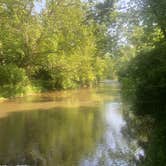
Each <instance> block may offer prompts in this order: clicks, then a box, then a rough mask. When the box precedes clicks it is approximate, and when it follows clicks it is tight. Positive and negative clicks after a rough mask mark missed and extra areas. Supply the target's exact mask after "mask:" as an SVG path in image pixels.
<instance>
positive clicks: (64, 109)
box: [0, 82, 138, 166]
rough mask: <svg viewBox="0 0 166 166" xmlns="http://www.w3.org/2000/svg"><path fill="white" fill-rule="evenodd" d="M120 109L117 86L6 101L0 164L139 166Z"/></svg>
mask: <svg viewBox="0 0 166 166" xmlns="http://www.w3.org/2000/svg"><path fill="white" fill-rule="evenodd" d="M122 105H123V103H122V102H121V97H120V88H119V85H118V84H117V83H115V82H107V83H101V84H100V85H99V86H98V87H97V88H93V89H92V88H91V89H88V88H84V89H78V90H68V91H58V92H49V93H42V94H36V95H33V96H26V97H21V98H15V99H12V100H9V101H5V102H2V103H0V165H2V164H4V165H5V164H6V165H11V166H13V165H21V164H22V165H32V166H135V165H136V162H135V158H136V157H137V156H136V153H138V147H137V145H136V140H133V141H131V139H130V140H129V139H128V137H126V136H125V135H124V134H123V129H124V128H125V126H126V121H125V120H124V117H123V110H122Z"/></svg>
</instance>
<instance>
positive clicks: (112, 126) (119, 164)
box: [81, 103, 134, 166]
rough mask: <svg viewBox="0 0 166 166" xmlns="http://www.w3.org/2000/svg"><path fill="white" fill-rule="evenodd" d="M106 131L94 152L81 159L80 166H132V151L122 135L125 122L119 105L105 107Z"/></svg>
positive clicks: (110, 104) (112, 104)
mask: <svg viewBox="0 0 166 166" xmlns="http://www.w3.org/2000/svg"><path fill="white" fill-rule="evenodd" d="M104 116H105V124H106V131H105V133H104V135H103V138H102V142H101V143H100V144H99V145H98V146H97V149H96V152H95V153H94V154H93V155H92V156H89V157H87V159H83V160H82V163H81V166H100V165H103V166H131V165H134V160H133V149H131V147H130V145H129V143H128V141H127V139H126V138H125V137H124V135H123V134H122V128H123V127H124V126H125V124H126V123H125V121H124V120H123V117H122V112H121V104H120V103H109V104H106V106H105V114H104Z"/></svg>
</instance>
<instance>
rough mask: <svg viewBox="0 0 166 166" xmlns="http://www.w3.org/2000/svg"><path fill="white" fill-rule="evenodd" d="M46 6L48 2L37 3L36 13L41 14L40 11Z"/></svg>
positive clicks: (43, 0)
mask: <svg viewBox="0 0 166 166" xmlns="http://www.w3.org/2000/svg"><path fill="white" fill-rule="evenodd" d="M45 5H46V1H45V0H42V2H35V10H36V12H38V13H40V11H41V10H42V9H43V8H44V6H45Z"/></svg>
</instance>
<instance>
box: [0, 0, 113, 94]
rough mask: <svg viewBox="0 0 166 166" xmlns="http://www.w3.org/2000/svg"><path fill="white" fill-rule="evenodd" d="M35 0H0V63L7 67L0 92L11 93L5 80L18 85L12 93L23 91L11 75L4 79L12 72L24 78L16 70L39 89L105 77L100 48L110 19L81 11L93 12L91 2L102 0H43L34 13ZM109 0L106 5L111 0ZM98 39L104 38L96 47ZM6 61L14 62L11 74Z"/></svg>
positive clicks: (90, 82)
mask: <svg viewBox="0 0 166 166" xmlns="http://www.w3.org/2000/svg"><path fill="white" fill-rule="evenodd" d="M110 2H111V1H110ZM36 3H39V4H40V2H37V1H35V0H26V1H22V0H15V1H11V0H5V1H4V0H0V65H1V66H3V67H4V70H5V69H8V68H10V69H9V70H11V71H10V72H8V73H7V75H4V73H3V72H0V77H1V82H3V84H2V83H1V84H0V87H1V93H0V95H1V96H5V97H6V96H11V93H10V92H8V91H10V89H8V88H4V85H5V84H6V86H8V85H9V84H10V85H12V86H15V87H14V89H19V90H14V91H13V92H12V93H13V95H14V94H17V93H16V92H19V93H22V92H23V90H21V89H20V88H19V87H18V83H16V82H14V81H13V80H8V81H7V82H5V81H6V79H5V78H6V77H9V78H11V77H13V73H14V74H17V75H20V78H19V79H18V82H24V80H25V79H24V77H23V76H22V75H23V74H22V71H24V75H25V77H27V79H28V80H29V84H31V85H33V86H38V87H40V89H42V90H48V89H49V90H52V89H67V88H76V87H80V86H92V85H94V84H96V83H97V82H98V81H99V80H101V79H103V78H105V77H106V75H107V74H108V73H109V72H110V71H109V70H108V63H107V62H108V61H109V59H110V58H109V57H105V54H106V52H107V51H103V50H104V49H105V50H106V45H107V47H108V42H107V40H106V39H107V38H108V36H106V35H104V34H105V33H106V32H107V28H108V26H105V25H106V23H107V25H108V23H109V25H110V24H111V19H110V20H109V19H107V20H103V19H102V16H103V15H102V14H100V17H99V18H94V17H93V16H91V17H89V16H88V15H87V13H89V14H90V15H93V14H94V12H96V13H97V12H98V11H97V10H92V8H94V7H95V8H96V9H97V6H101V8H100V10H104V8H103V9H102V3H100V4H98V3H94V4H91V5H89V3H88V2H87V3H85V2H81V1H79V0H72V1H70V0H61V1H58V0H53V1H52V0H47V1H46V4H45V5H44V7H43V8H42V9H41V10H40V11H38V12H37V9H36V8H37V6H36V5H35V4H36ZM103 4H105V2H103ZM111 4H112V5H111V6H110V9H111V7H113V1H112V3H111ZM110 11H112V12H113V10H110ZM92 13H93V14H92ZM109 13H111V12H109ZM108 18H112V16H111V15H110V16H108ZM99 20H102V25H100V22H99ZM103 27H105V28H103ZM101 41H105V43H104V44H102V47H101V48H100V47H99V45H100V44H99V43H101ZM110 48H111V46H110ZM10 66H15V68H16V69H17V71H16V73H15V70H13V69H12V68H11V67H10ZM21 78H22V80H21ZM10 81H11V82H10ZM27 84H28V83H27ZM19 85H21V84H20V83H19ZM4 94H5V95H4ZM7 94H8V95H7ZM13 95H12V96H13Z"/></svg>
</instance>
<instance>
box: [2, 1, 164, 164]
mask: <svg viewBox="0 0 166 166" xmlns="http://www.w3.org/2000/svg"><path fill="white" fill-rule="evenodd" d="M106 79H111V80H119V82H120V84H121V89H122V98H123V100H124V101H125V102H128V101H130V110H131V112H132V113H133V114H134V115H135V116H137V117H139V118H140V121H139V122H137V121H135V120H134V119H133V121H132V122H131V123H132V124H133V125H136V126H137V127H138V131H136V133H135V134H136V135H140V131H139V129H140V128H141V127H142V126H143V124H144V123H145V122H144V119H145V118H147V119H148V120H147V121H148V122H147V123H150V128H149V129H147V130H148V131H145V132H147V133H148V135H147V139H148V142H150V143H149V145H150V146H148V145H147V144H146V142H147V141H146V140H144V139H141V140H140V142H141V143H142V144H143V145H144V146H145V151H146V152H147V156H146V158H145V159H144V160H143V162H141V164H140V165H144V166H164V165H165V163H166V157H165V156H166V148H165V147H166V142H165V140H166V118H165V117H166V102H165V99H166V1H165V0H158V1H156V0H127V1H125V0H101V1H98V0H86V1H85V0H82V1H81V0H44V1H43V0H0V98H13V97H16V96H23V95H26V94H31V93H37V92H45V91H53V90H66V89H78V88H81V87H84V88H86V87H93V86H97V85H98V83H99V82H100V81H103V80H106Z"/></svg>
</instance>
